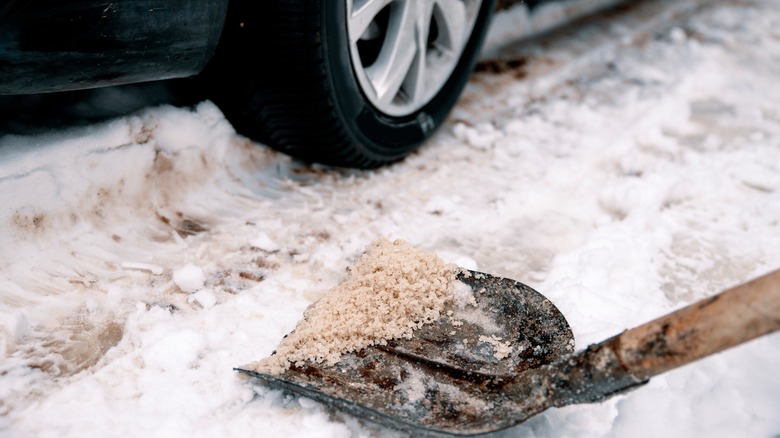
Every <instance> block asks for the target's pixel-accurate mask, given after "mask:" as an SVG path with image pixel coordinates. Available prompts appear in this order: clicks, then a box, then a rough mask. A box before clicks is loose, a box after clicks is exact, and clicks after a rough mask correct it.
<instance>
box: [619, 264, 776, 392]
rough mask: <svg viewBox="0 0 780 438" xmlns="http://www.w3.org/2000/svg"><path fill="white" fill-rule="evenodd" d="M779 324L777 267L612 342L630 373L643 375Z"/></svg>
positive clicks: (676, 364) (715, 350) (659, 370)
mask: <svg viewBox="0 0 780 438" xmlns="http://www.w3.org/2000/svg"><path fill="white" fill-rule="evenodd" d="M778 329H780V270H777V271H774V272H771V273H769V274H766V275H764V276H763V277H759V278H757V279H755V280H752V281H750V282H748V283H745V284H742V285H740V286H736V287H734V288H731V289H728V290H726V291H723V292H721V293H719V294H717V295H715V296H713V297H710V298H707V299H704V300H701V301H699V302H696V303H694V304H691V305H689V306H687V307H684V308H682V309H680V310H678V311H676V312H674V313H670V314H668V315H666V316H663V317H661V318H658V319H656V320H654V321H651V322H648V323H647V324H644V325H641V326H639V327H636V328H633V329H631V330H628V331H625V332H623V333H621V334H620V335H618V336H617V337H615V338H613V344H612V346H613V349H614V351H615V353H616V354H617V356H618V359H619V360H620V362H621V363H622V364H623V366H625V367H626V370H627V371H628V372H629V373H631V374H633V375H634V376H635V377H637V378H639V379H648V378H650V377H652V376H655V375H657V374H660V373H663V372H665V371H668V370H670V369H673V368H677V367H679V366H682V365H685V364H687V363H690V362H693V361H695V360H698V359H701V358H702V357H705V356H708V355H710V354H714V353H717V352H719V351H723V350H725V349H727V348H731V347H734V346H736V345H739V344H742V343H745V342H747V341H750V340H751V339H755V338H757V337H759V336H762V335H765V334H768V333H771V332H774V331H776V330H778ZM615 341H617V342H615Z"/></svg>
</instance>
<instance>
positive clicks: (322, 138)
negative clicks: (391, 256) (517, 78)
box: [0, 0, 506, 168]
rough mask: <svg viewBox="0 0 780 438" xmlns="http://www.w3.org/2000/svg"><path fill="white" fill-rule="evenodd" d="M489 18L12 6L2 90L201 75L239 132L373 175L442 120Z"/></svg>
mask: <svg viewBox="0 0 780 438" xmlns="http://www.w3.org/2000/svg"><path fill="white" fill-rule="evenodd" d="M502 3H506V1H504V2H502ZM494 8H495V0H289V1H282V0H168V1H161V0H120V1H107V0H73V1H62V0H7V1H5V2H4V3H3V4H2V6H0V94H30V93H48V92H55V91H65V90H77V89H85V88H93V87H101V86H108V85H117V84H126V83H134V82H144V81H151V80H161V79H170V78H182V77H192V76H195V77H196V79H195V81H196V82H197V84H198V89H199V90H201V91H202V92H203V94H204V96H205V97H208V98H209V99H211V100H213V101H214V102H215V103H216V104H217V105H219V107H220V108H221V109H222V111H223V112H224V113H225V116H226V117H227V118H228V119H229V120H230V121H231V123H232V124H233V125H234V126H235V128H236V130H237V131H238V132H240V133H242V134H244V135H246V136H248V137H250V138H253V139H256V140H258V141H261V142H264V143H267V144H269V145H270V146H272V147H274V148H276V149H279V150H282V151H284V152H287V153H289V154H291V155H293V156H296V157H298V158H301V159H304V160H308V161H316V162H321V163H327V164H332V165H337V166H349V167H362V168H369V167H376V166H380V165H383V164H386V163H390V162H393V161H396V160H399V159H401V158H403V157H405V156H406V155H408V154H409V153H410V152H411V151H413V150H414V149H415V148H416V147H417V146H418V145H420V144H421V143H422V142H423V141H425V140H426V139H427V138H428V137H429V136H430V135H431V134H432V133H433V131H434V130H435V129H436V128H437V127H438V126H439V125H440V124H441V123H442V121H443V120H444V118H445V116H446V115H447V113H448V112H449V111H450V109H451V108H452V106H453V105H454V104H455V101H456V100H457V98H458V96H459V94H460V92H461V91H462V89H463V87H464V85H465V83H466V80H467V79H468V76H469V74H470V72H471V70H472V68H473V66H474V63H475V60H476V57H477V54H478V52H479V49H480V45H481V43H482V40H483V38H484V35H485V32H486V30H487V27H488V24H489V21H490V16H491V14H492V12H493V10H494Z"/></svg>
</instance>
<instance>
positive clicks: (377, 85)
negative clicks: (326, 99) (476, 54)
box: [347, 0, 482, 117]
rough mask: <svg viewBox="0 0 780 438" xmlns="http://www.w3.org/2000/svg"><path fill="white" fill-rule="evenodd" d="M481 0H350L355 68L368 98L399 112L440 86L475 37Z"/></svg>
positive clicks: (413, 106)
mask: <svg viewBox="0 0 780 438" xmlns="http://www.w3.org/2000/svg"><path fill="white" fill-rule="evenodd" d="M481 3H482V1H481V0H347V31H348V35H349V49H350V58H351V60H352V68H353V70H354V72H355V76H357V79H358V82H359V83H360V87H361V89H362V90H363V93H364V94H365V96H366V97H367V98H368V100H369V101H370V102H371V103H372V104H373V105H374V107H376V108H377V109H378V110H379V111H381V112H383V113H385V114H387V115H390V116H396V117H402V116H406V115H409V114H412V113H414V112H415V111H417V110H419V109H420V108H422V107H423V106H425V105H426V104H427V103H428V102H430V101H431V100H432V99H433V97H434V96H435V95H436V94H437V93H438V92H439V91H440V90H441V88H442V87H443V86H444V84H445V83H446V82H447V80H448V79H449V78H450V76H451V75H452V72H453V71H454V70H455V66H456V65H457V64H458V61H459V60H460V57H461V54H462V53H463V49H464V48H465V46H466V44H467V43H468V41H469V38H470V37H471V32H472V30H473V28H474V23H475V22H476V20H477V14H478V13H479V7H480V4H481Z"/></svg>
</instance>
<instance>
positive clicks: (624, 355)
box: [511, 270, 780, 408]
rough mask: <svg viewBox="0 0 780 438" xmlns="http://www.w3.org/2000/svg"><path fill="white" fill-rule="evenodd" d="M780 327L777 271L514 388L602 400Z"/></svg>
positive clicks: (550, 401) (568, 399)
mask: <svg viewBox="0 0 780 438" xmlns="http://www.w3.org/2000/svg"><path fill="white" fill-rule="evenodd" d="M778 329H780V270H777V271H774V272H771V273H769V274H767V275H764V276H763V277H760V278H757V279H755V280H753V281H750V282H748V283H745V284H743V285H740V286H737V287H734V288H732V289H728V290H726V291H724V292H721V293H719V294H718V295H715V296H713V297H710V298H707V299H704V300H702V301H699V302H697V303H694V304H691V305H689V306H688V307H684V308H682V309H680V310H678V311H676V312H674V313H670V314H668V315H666V316H663V317H661V318H658V319H656V320H654V321H651V322H648V323H647V324H644V325H641V326H639V327H636V328H633V329H631V330H627V331H625V332H623V333H621V334H619V335H617V336H614V337H612V338H610V339H607V340H606V341H603V342H600V343H598V344H593V345H590V346H589V347H588V348H587V349H585V350H584V351H581V352H579V353H576V354H573V355H571V356H568V357H565V358H563V359H561V360H560V361H558V362H556V363H553V364H550V365H546V366H543V367H540V368H538V369H535V370H533V372H530V373H526V375H524V376H523V377H522V378H521V379H520V380H519V381H518V382H517V383H516V384H514V385H513V386H512V388H511V390H512V391H513V397H515V398H516V399H522V398H530V397H537V398H538V399H544V404H543V405H544V408H546V407H549V406H565V405H570V404H575V403H590V402H594V401H599V400H603V399H605V398H608V397H610V396H612V395H614V394H617V393H620V392H624V391H626V390H629V389H632V388H633V387H635V386H638V385H641V384H643V383H645V382H647V381H648V379H650V377H653V376H655V375H658V374H661V373H663V372H665V371H668V370H671V369H673V368H677V367H680V366H682V365H685V364H688V363H691V362H693V361H695V360H697V359H701V358H702V357H705V356H708V355H710V354H714V353H717V352H719V351H723V350H725V349H727V348H730V347H733V346H735V345H739V344H742V343H744V342H747V341H750V340H751V339H754V338H757V337H759V336H762V335H765V334H768V333H771V332H774V331H776V330H778ZM529 388H531V389H529ZM537 404H539V403H537Z"/></svg>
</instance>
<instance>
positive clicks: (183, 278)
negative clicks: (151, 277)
mask: <svg viewBox="0 0 780 438" xmlns="http://www.w3.org/2000/svg"><path fill="white" fill-rule="evenodd" d="M204 281H205V280H204V278H203V270H202V269H200V268H199V267H197V266H195V265H193V264H192V263H187V264H186V265H184V266H182V267H181V268H179V269H176V270H175V271H173V282H174V283H176V286H179V289H181V290H182V291H184V292H187V293H193V292H195V291H197V290H199V289H203V283H204Z"/></svg>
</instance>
